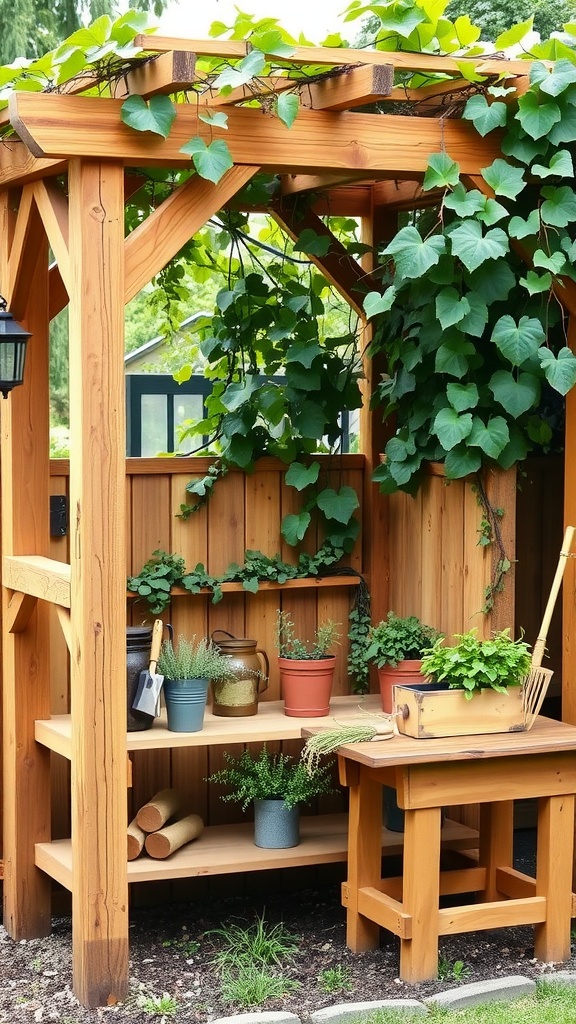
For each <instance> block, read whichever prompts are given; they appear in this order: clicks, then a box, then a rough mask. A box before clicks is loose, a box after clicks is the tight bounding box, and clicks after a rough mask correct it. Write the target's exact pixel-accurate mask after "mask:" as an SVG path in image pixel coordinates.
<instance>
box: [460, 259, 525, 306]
mask: <svg viewBox="0 0 576 1024" xmlns="http://www.w3.org/2000/svg"><path fill="white" fill-rule="evenodd" d="M470 283H471V285H472V287H473V288H474V291H475V292H476V294H477V295H479V296H480V298H482V299H484V301H485V302H486V303H488V305H490V304H491V303H492V302H503V301H504V300H505V299H506V298H507V297H508V294H509V292H510V291H511V289H512V288H514V286H515V284H516V278H515V276H514V274H513V273H512V270H511V269H510V267H509V266H508V263H507V261H506V260H504V259H500V260H496V262H495V263H486V264H483V265H481V266H480V267H478V269H477V270H475V271H474V273H473V274H471V275H470Z"/></svg>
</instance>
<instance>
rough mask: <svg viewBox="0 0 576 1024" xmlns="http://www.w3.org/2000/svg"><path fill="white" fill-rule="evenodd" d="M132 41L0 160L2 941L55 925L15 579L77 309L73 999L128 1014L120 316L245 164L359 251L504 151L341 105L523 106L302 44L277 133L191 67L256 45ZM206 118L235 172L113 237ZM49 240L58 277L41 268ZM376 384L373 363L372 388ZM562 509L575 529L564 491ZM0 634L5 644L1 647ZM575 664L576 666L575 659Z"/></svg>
mask: <svg viewBox="0 0 576 1024" xmlns="http://www.w3.org/2000/svg"><path fill="white" fill-rule="evenodd" d="M136 45H141V46H142V47H143V48H144V50H145V52H146V53H147V54H149V55H150V54H156V55H157V58H156V59H154V60H147V61H145V62H144V63H142V65H141V66H139V67H135V66H131V67H130V68H129V69H127V70H126V71H125V73H124V72H123V73H121V74H119V75H116V77H115V78H113V80H112V82H111V83H109V91H110V92H111V93H112V94H113V96H114V97H116V98H110V97H95V96H90V97H86V96H82V95H81V93H82V91H84V90H86V89H87V88H89V86H90V80H89V79H86V78H85V79H83V80H82V84H80V82H77V83H73V84H72V85H70V87H67V88H66V89H65V90H63V91H62V94H56V93H55V92H50V93H43V94H39V93H27V92H15V93H13V94H12V96H11V99H10V105H9V110H8V113H7V114H3V115H2V118H1V119H0V128H1V127H2V125H5V126H6V125H10V126H11V127H12V129H13V131H14V135H13V136H11V137H10V138H9V139H4V140H3V142H2V144H0V283H1V290H2V293H3V295H4V296H5V298H6V299H7V301H8V303H9V305H10V308H11V310H12V312H13V313H14V315H15V316H16V317H17V318H18V319H22V320H23V321H24V322H25V324H26V325H27V327H28V329H29V330H30V331H31V332H32V333H33V335H34V337H33V339H32V342H31V344H30V365H29V366H28V367H27V373H26V379H25V382H24V385H23V387H22V388H20V389H18V390H17V392H15V393H14V394H13V395H12V397H11V398H10V400H9V401H8V402H6V403H4V402H2V403H1V416H2V495H3V501H2V526H3V529H2V544H3V549H2V550H3V555H4V556H7V557H8V558H17V559H18V565H19V579H20V580H21V582H20V584H19V586H20V590H17V589H16V587H15V586H14V585H12V586H11V585H10V583H12V584H14V578H13V576H11V575H10V574H9V572H8V568H7V569H6V576H5V586H4V603H3V609H4V685H5V694H6V696H5V722H4V729H5V736H4V738H5V742H4V778H5V786H6V793H7V795H8V797H7V801H6V812H5V824H6V828H5V835H4V843H5V860H6V864H7V868H8V870H7V871H6V877H5V881H4V891H5V904H6V915H5V925H6V927H7V928H8V930H9V932H10V934H11V935H12V936H14V937H17V938H25V937H32V936H34V935H39V934H43V933H44V932H45V931H46V930H47V928H48V927H49V918H50V906H49V901H50V891H49V889H50V887H49V881H48V877H47V876H46V875H45V874H44V873H43V872H41V871H40V870H39V869H38V868H37V867H36V866H35V861H34V844H35V843H38V842H42V841H44V840H46V838H47V837H48V835H49V800H48V793H49V775H48V773H49V763H48V762H49V756H48V752H47V750H45V749H44V748H42V747H40V746H39V745H38V744H36V743H35V741H34V721H35V719H38V718H46V717H48V716H49V680H48V658H47V655H46V652H47V650H48V633H49V624H48V619H47V610H46V602H45V601H41V600H36V598H37V597H38V594H37V593H36V590H34V593H33V592H32V585H31V584H29V585H28V584H27V583H26V566H27V564H28V563H27V560H29V564H30V567H31V566H32V559H35V560H36V561H35V562H34V568H35V579H36V583H35V585H34V586H35V587H37V577H38V571H39V572H40V576H42V571H43V570H42V567H44V573H45V579H46V583H47V586H48V584H50V582H51V581H53V580H54V579H55V578H56V577H58V578H59V573H58V566H56V568H55V566H54V563H52V565H51V566H50V565H49V564H48V560H47V558H46V556H47V555H48V552H49V537H48V528H47V516H46V508H45V505H44V504H43V502H44V501H46V504H47V497H48V493H49V458H48V451H49V447H48V424H49V417H48V325H49V319H50V317H52V316H54V315H55V314H56V313H57V312H58V311H59V310H61V309H62V308H64V306H65V305H66V303H67V301H68V299H69V300H70V322H71V332H70V337H71V343H70V367H71V391H72V393H73V396H74V398H73V402H72V409H73V416H72V423H71V455H70V489H71V545H70V547H71V556H70V559H71V564H70V567H69V569H68V567H66V566H62V567H60V568H61V571H62V572H64V573H65V574H66V572H68V574H69V579H70V586H69V591H68V593H69V601H67V602H62V604H61V606H60V605H59V607H61V611H60V619H61V622H62V624H63V628H65V630H66V637H67V643H68V644H69V648H70V653H71V663H72V687H73V694H74V700H73V712H72V713H73V756H72V807H73V830H74V831H73V840H74V889H73V928H74V989H75V992H76V994H77V995H78V997H79V998H80V1000H81V1001H82V1002H83V1003H85V1005H88V1006H94V1005H100V1004H103V1003H105V1002H107V1001H114V1000H115V999H119V998H122V997H123V996H124V995H125V992H126V988H127V980H128V975H127V972H128V914H127V873H126V859H125V857H126V851H125V824H126V822H125V785H126V770H125V769H126V737H125V732H124V725H123V723H124V718H125V712H126V706H125V688H124V681H125V633H124V618H125V598H126V591H125V577H124V542H125V515H126V510H125V481H124V471H125V466H124V407H123V388H124V380H123V310H124V304H125V302H126V301H128V300H129V299H130V298H132V297H133V296H134V295H135V294H136V293H137V292H138V290H139V289H140V288H141V287H142V286H143V285H144V284H146V283H147V281H148V280H150V278H151V277H153V276H154V275H155V274H157V273H158V272H159V270H161V269H162V267H163V266H165V265H166V263H167V262H168V261H169V260H170V259H171V258H172V257H173V256H174V255H175V254H176V253H177V252H178V250H179V249H180V248H181V247H182V246H183V245H184V244H185V243H186V241H187V240H188V239H189V238H190V237H191V236H192V235H193V234H194V233H195V232H196V231H198V230H199V228H201V227H202V225H203V224H205V223H206V221H207V220H208V219H209V218H210V217H212V216H213V215H214V214H215V213H216V212H217V211H218V210H220V209H222V208H223V207H224V206H226V205H227V204H232V203H233V202H234V199H235V197H236V196H237V193H238V192H239V191H240V189H241V188H242V187H243V186H244V185H245V184H246V183H247V182H249V181H250V179H251V178H252V177H253V176H254V174H255V173H256V172H257V171H258V170H259V169H262V170H264V171H266V172H268V173H271V174H275V175H279V176H280V177H281V182H280V189H279V194H280V195H281V196H282V197H283V198H281V199H280V200H278V201H277V205H276V206H275V207H274V208H273V210H272V212H273V215H274V216H275V217H276V219H277V220H278V221H279V222H280V223H281V224H282V226H283V228H284V229H285V230H286V231H287V232H288V233H289V234H290V235H291V236H292V237H298V236H299V234H300V233H301V231H302V228H303V227H312V228H313V229H314V231H316V233H319V234H321V235H322V234H329V231H328V228H327V227H326V226H325V225H324V224H323V222H322V221H321V220H320V219H319V218H320V217H321V216H324V215H330V214H345V215H351V216H358V217H360V218H361V219H362V225H363V237H364V238H365V239H366V240H367V241H368V242H369V243H371V244H373V245H374V247H376V246H377V245H378V244H379V243H381V242H382V241H384V240H385V239H386V238H387V237H390V236H391V234H393V233H394V230H395V225H396V223H397V214H398V211H399V210H403V209H413V208H414V207H416V206H418V205H424V204H427V203H430V202H433V201H435V200H436V198H437V196H436V195H435V194H434V193H433V192H427V193H423V192H422V190H421V182H422V178H423V175H424V172H425V169H426V165H427V163H428V158H429V156H430V154H431V153H438V152H441V151H446V152H448V153H449V154H450V156H451V157H452V158H453V159H454V160H456V161H458V163H459V164H460V168H461V171H462V173H463V175H468V176H469V178H470V181H471V182H473V183H474V182H475V181H476V178H477V176H479V175H480V171H481V169H482V168H483V167H486V166H487V165H489V164H490V163H491V162H492V161H493V160H494V159H495V158H497V157H498V156H500V148H499V138H498V133H496V132H493V133H491V134H490V136H487V137H485V138H481V137H480V136H479V135H478V134H477V133H476V132H475V131H474V129H473V127H472V126H471V125H470V124H469V123H467V122H464V121H461V120H458V119H443V120H442V121H441V122H440V121H439V120H438V119H437V118H436V117H435V116H429V117H409V116H405V115H398V114H380V113H376V112H374V113H366V112H363V113H354V112H351V110H353V108H354V107H357V106H363V105H366V104H372V103H374V102H379V101H380V100H383V101H385V102H388V99H390V100H394V101H401V100H406V101H407V102H420V101H422V102H424V103H425V104H428V103H429V104H430V105H432V104H437V103H438V99H439V97H440V98H441V97H442V96H444V95H447V96H448V97H449V96H451V95H452V94H453V93H457V94H461V92H462V90H466V89H467V88H469V85H468V83H467V82H465V80H464V78H463V77H462V72H461V66H462V64H463V63H466V65H468V66H470V67H472V68H474V70H475V71H477V72H478V73H480V74H484V75H487V76H498V77H504V78H506V80H507V81H508V80H511V81H512V82H513V84H515V85H517V86H518V88H519V89H520V90H521V89H523V88H524V87H525V83H526V82H527V75H528V72H529V67H530V65H529V63H528V62H525V61H519V60H515V61H505V60H502V59H499V58H497V57H489V58H486V57H476V58H462V57H436V56H434V55H432V54H408V53H402V52H395V53H388V52H381V51H368V50H362V51H360V50H349V49H330V48H322V47H297V48H296V50H295V53H294V54H293V55H291V57H290V58H289V59H286V60H279V59H278V58H276V57H274V56H273V55H270V63H271V67H272V69H273V71H272V73H271V74H269V75H267V76H266V78H265V79H263V80H261V81H260V82H259V83H258V86H257V87H258V89H262V93H263V94H265V93H266V92H268V93H269V94H270V95H271V96H273V95H274V93H278V92H280V91H282V90H285V89H286V88H294V89H298V91H299V93H300V95H301V99H302V104H303V108H304V109H301V110H300V111H299V113H298V116H297V118H296V120H295V122H294V124H293V126H292V127H291V128H290V129H288V128H287V127H286V126H285V125H284V124H283V123H282V122H281V121H280V120H279V119H277V118H275V117H273V116H271V115H269V114H267V113H264V112H263V111H262V109H255V108H251V107H242V106H241V104H242V103H243V102H245V101H246V100H250V99H252V97H253V95H254V93H253V91H252V90H251V88H249V87H247V86H242V87H240V89H238V90H234V91H233V92H231V93H230V94H229V95H228V96H227V97H225V96H224V97H222V96H219V97H214V96H213V94H212V91H211V88H212V87H211V83H210V78H209V76H208V78H206V76H205V75H204V73H203V72H201V71H199V68H198V64H199V61H198V58H200V57H202V56H207V57H216V58H222V60H240V59H242V58H243V57H245V56H246V55H247V54H248V52H249V44H247V43H244V42H236V41H223V42H222V41H220V42H218V41H216V42H215V41H198V40H180V39H178V40H176V39H163V38H150V37H148V36H146V37H141V38H139V39H137V40H136ZM316 66H317V67H319V68H320V70H322V69H325V68H326V69H329V71H333V70H334V69H339V70H338V73H337V74H330V75H328V76H327V77H322V75H320V76H318V75H317V74H314V76H313V80H312V79H310V80H306V78H305V77H302V75H303V74H304V72H303V71H302V69H306V68H310V67H314V68H315V69H316ZM276 72H279V73H278V74H277V73H276ZM397 72H403V73H416V72H419V73H422V74H424V75H428V74H429V75H434V74H441V75H445V76H449V78H448V79H447V80H446V81H445V82H442V83H440V84H435V85H433V86H432V85H431V86H430V87H424V88H422V89H417V90H407V91H404V90H403V89H401V88H400V87H398V86H394V84H393V75H394V74H395V73H397ZM298 76H300V77H298ZM92 84H94V82H92ZM175 91H177V92H184V93H186V94H187V95H188V99H189V100H190V102H188V103H179V104H178V106H177V117H176V120H175V122H174V125H173V128H172V131H171V133H170V135H169V137H168V138H167V139H163V138H161V137H159V136H152V135H150V134H142V133H137V132H134V131H133V130H132V129H131V128H129V127H127V126H126V125H125V124H123V123H122V121H121V117H120V112H121V106H122V98H121V97H123V96H125V95H132V94H138V95H141V96H143V97H149V96H152V95H154V94H158V93H173V92H175ZM212 102H214V103H215V104H218V105H219V106H222V107H225V109H226V112H227V115H228V131H227V133H226V141H227V143H228V147H229V150H230V153H231V155H232V159H233V162H234V166H233V168H232V169H231V170H229V171H228V172H227V174H226V175H224V177H223V178H222V179H221V180H220V182H219V183H218V184H217V185H214V184H212V183H210V182H207V181H205V180H204V179H202V178H199V177H198V176H195V177H192V178H191V179H190V180H189V181H187V182H186V184H184V185H182V186H180V188H178V189H177V190H175V191H174V192H173V194H172V195H170V196H169V197H168V198H167V199H165V200H164V201H163V202H162V203H161V204H160V205H159V206H158V208H157V209H156V210H155V211H154V212H152V213H151V214H150V215H149V216H148V218H147V219H146V220H145V221H143V223H142V224H141V225H140V226H139V227H138V228H136V229H135V230H134V231H133V232H132V233H131V234H130V235H128V237H125V235H124V223H123V221H124V205H125V201H126V198H127V197H128V196H130V195H131V194H133V192H134V191H136V190H137V189H138V188H139V187H140V186H141V184H142V181H143V180H144V179H143V178H140V177H139V176H138V175H134V176H129V175H127V173H126V169H127V168H131V167H132V168H133V167H138V168H142V169H143V170H144V172H145V169H146V168H158V167H162V168H167V169H170V170H177V169H182V168H190V158H189V157H188V156H187V155H185V154H184V153H182V152H181V148H182V146H183V145H184V143H186V142H187V141H188V140H189V139H190V138H191V137H192V136H196V135H199V136H200V137H201V138H203V139H204V140H205V141H210V139H211V132H212V129H211V128H210V127H209V126H207V125H206V124H204V123H203V122H202V121H201V120H200V119H199V116H198V114H199V111H200V108H202V107H205V106H206V105H210V103H212ZM307 107H309V108H313V109H306V108H307ZM431 109H432V107H431ZM55 178H59V179H60V178H61V179H62V181H59V182H56V181H54V180H53V179H55ZM65 178H66V185H65V186H64V184H63V183H64V179H65ZM300 192H316V193H321V194H318V195H317V196H315V199H314V206H313V210H312V212H310V211H308V212H307V213H306V214H305V216H304V218H303V219H302V220H300V219H299V217H298V214H297V200H298V194H299V193H300ZM49 245H50V247H51V249H52V251H53V253H54V256H55V259H56V261H57V262H56V265H54V266H53V267H52V268H50V269H49V267H48V246H49ZM315 262H316V263H317V265H318V266H319V267H320V269H321V270H322V271H323V272H324V273H325V274H326V276H327V277H328V278H329V280H331V281H332V282H333V283H334V284H335V286H336V287H337V288H338V289H339V290H340V292H341V294H343V295H345V297H346V299H347V300H348V301H349V302H350V304H351V305H352V306H353V307H354V308H355V309H356V310H357V311H358V312H359V313H361V312H362V307H361V290H360V289H366V288H367V287H370V286H373V282H372V279H371V276H370V274H371V271H372V269H373V268H372V267H371V265H370V263H369V261H368V260H366V261H363V264H362V265H361V264H359V263H357V262H356V261H354V260H353V259H351V258H350V257H349V255H348V254H347V253H345V251H344V250H343V249H342V247H339V245H338V243H337V242H336V240H335V239H334V238H333V236H330V248H329V252H328V256H327V258H322V259H317V260H315ZM572 287H573V286H570V288H568V289H567V292H566V294H568V292H570V299H569V302H570V305H569V308H570V309H572V308H576V303H574V306H573V305H572V302H573V299H572V291H571V289H572ZM368 338H369V333H368V332H367V333H366V335H365V340H368ZM371 379H372V369H371V368H369V370H368V373H367V384H366V387H369V384H370V381H371ZM366 397H367V404H366V408H365V409H364V411H363V414H362V415H363V424H364V426H365V427H366V428H367V430H366V437H365V439H364V450H365V453H366V458H367V462H368V464H369V465H372V464H373V463H374V461H375V459H376V452H377V450H378V445H377V441H379V440H380V439H375V438H373V437H372V436H371V434H370V429H371V427H370V416H369V412H368V399H369V394H367V395H366ZM568 404H569V423H570V424H571V429H572V428H573V426H574V423H575V422H576V417H575V415H574V409H573V404H574V403H573V400H572V398H571V397H570V396H569V401H568ZM380 450H381V449H380ZM24 465H26V473H23V471H22V470H23V466H24ZM375 490H376V489H375V487H374V486H373V485H372V484H370V485H369V486H367V501H368V503H369V504H368V507H369V508H370V509H371V512H372V513H373V515H372V519H373V522H374V524H379V525H380V524H381V523H382V522H383V521H384V519H385V511H384V506H383V503H382V500H381V499H380V498H379V497H378V495H377V494H375ZM568 502H569V512H570V514H571V516H572V518H574V516H575V515H576V508H575V507H574V504H575V502H576V495H575V494H574V488H573V487H572V488H571V489H570V490H569V496H568ZM38 509H40V512H38ZM367 548H368V551H369V557H370V558H371V559H372V566H373V567H376V566H378V567H379V568H380V569H381V565H382V563H383V561H384V560H385V557H386V553H385V551H383V541H382V537H381V535H380V534H379V535H378V536H376V535H375V536H374V537H373V538H372V540H371V542H370V543H369V544H368V545H367ZM38 559H40V568H39V569H38ZM369 568H370V566H369ZM375 575H376V573H375ZM567 578H568V572H567ZM30 597H34V603H32V602H31V601H30V600H29V598H30ZM12 598H13V599H14V605H13V607H12V609H11V610H10V601H11V600H12ZM56 603H57V604H58V602H56ZM68 605H69V615H68ZM570 614H571V615H572V620H573V618H574V613H573V612H571V613H570ZM572 620H570V621H572ZM7 623H8V624H11V627H12V628H13V629H14V628H15V626H16V627H17V629H18V632H8V628H7ZM24 626H25V627H26V628H24ZM571 661H572V662H573V663H575V664H576V652H571ZM32 666H33V667H34V668H32ZM16 793H18V799H19V800H20V801H21V802H22V801H26V810H27V815H26V821H25V822H23V821H22V820H21V816H19V815H18V814H17V807H16V802H15V796H14V794H16Z"/></svg>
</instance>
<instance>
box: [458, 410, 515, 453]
mask: <svg viewBox="0 0 576 1024" xmlns="http://www.w3.org/2000/svg"><path fill="white" fill-rule="evenodd" d="M509 440H510V432H509V430H508V425H507V423H506V420H505V419H504V417H503V416H491V417H490V418H489V420H488V422H487V423H484V421H483V420H482V419H481V418H480V416H474V418H473V421H472V430H471V431H470V434H469V435H468V438H467V440H466V443H467V444H468V445H472V446H473V447H475V448H481V449H482V451H483V452H484V453H485V454H486V455H487V456H488V457H489V458H490V459H497V458H498V456H499V455H500V454H501V453H502V452H503V451H504V448H505V447H506V445H507V444H508V442H509Z"/></svg>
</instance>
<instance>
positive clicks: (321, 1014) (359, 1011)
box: [211, 971, 576, 1024]
mask: <svg viewBox="0 0 576 1024" xmlns="http://www.w3.org/2000/svg"><path fill="white" fill-rule="evenodd" d="M539 980H540V981H546V980H550V981H558V982H562V984H564V985H575V986H576V972H573V971H558V972H556V973H554V974H550V975H546V974H543V975H542V977H541V978H540V979H539ZM535 991H536V982H535V981H533V980H532V979H531V978H524V977H522V976H521V975H512V976H511V977H508V978H490V979H489V980H487V981H475V982H472V983H471V984H469V985H459V986H458V988H451V989H447V990H446V991H445V992H437V993H436V995H434V996H430V997H429V998H428V999H427V1000H426V1001H425V1002H421V1001H420V1000H418V999H377V1000H373V1001H371V1002H365V1003H339V1004H338V1005H336V1006H330V1007H326V1008H325V1009H323V1010H316V1011H315V1012H314V1013H312V1014H311V1015H310V1017H309V1018H308V1020H309V1021H310V1022H311V1024H346V1022H350V1021H351V1020H354V1021H355V1022H356V1021H362V1019H363V1018H367V1017H368V1016H369V1014H371V1013H373V1012H374V1010H396V1011H397V1012H400V1013H405V1014H406V1016H407V1017H409V1016H417V1015H419V1016H423V1015H425V1014H427V1013H428V1005H429V1004H432V1005H433V1006H443V1007H445V1008H446V1009H448V1010H461V1009H463V1007H465V1006H477V1005H479V1004H482V1003H494V1002H503V1001H504V1000H508V1001H510V1000H512V999H520V997H521V996H530V995H533V994H534V992H535ZM211 1024H302V1021H301V1018H300V1017H298V1016H297V1015H296V1014H295V1013H284V1012H282V1011H277V1010H274V1011H267V1010H263V1011H261V1012H260V1011H256V1012H255V1011H252V1012H250V1013H237V1014H233V1015H232V1016H231V1017H218V1018H217V1019H215V1020H213V1021H211Z"/></svg>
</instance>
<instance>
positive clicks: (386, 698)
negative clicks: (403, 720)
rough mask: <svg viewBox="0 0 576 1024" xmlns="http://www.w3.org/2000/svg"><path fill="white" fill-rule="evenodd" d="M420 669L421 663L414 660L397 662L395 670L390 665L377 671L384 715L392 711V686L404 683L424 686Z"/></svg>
mask: <svg viewBox="0 0 576 1024" xmlns="http://www.w3.org/2000/svg"><path fill="white" fill-rule="evenodd" d="M421 669H422V662H421V661H416V660H415V661H399V662H398V665H397V666H396V668H392V666H391V665H384V666H383V668H379V669H378V682H379V683H380V699H381V701H382V711H385V712H386V714H388V715H389V714H391V713H392V711H393V710H394V708H393V706H392V687H393V686H396V685H402V684H405V683H419V684H422V685H424V677H423V675H422V673H421Z"/></svg>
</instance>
